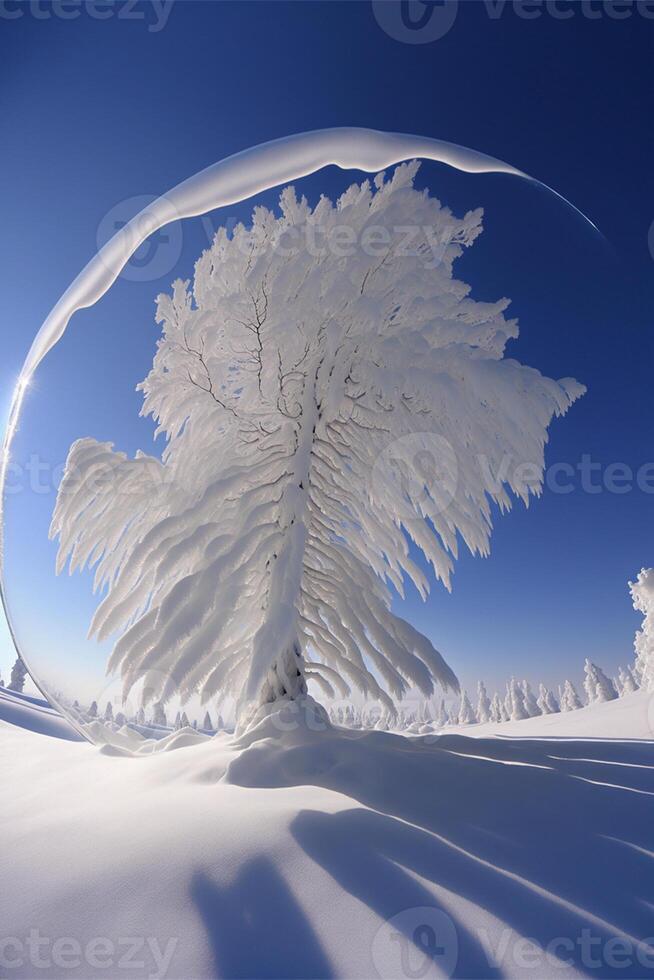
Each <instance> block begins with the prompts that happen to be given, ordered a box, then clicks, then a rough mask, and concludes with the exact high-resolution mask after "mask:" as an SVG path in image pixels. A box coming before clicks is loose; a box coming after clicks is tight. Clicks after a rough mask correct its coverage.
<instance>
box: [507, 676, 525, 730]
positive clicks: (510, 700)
mask: <svg viewBox="0 0 654 980" xmlns="http://www.w3.org/2000/svg"><path fill="white" fill-rule="evenodd" d="M506 709H507V712H508V714H509V718H510V719H511V721H523V719H525V718H528V717H529V715H528V713H527V709H526V708H525V696H524V694H523V692H522V687H521V685H520V684H519V683H518V681H517V680H516V679H515V677H512V678H511V680H510V681H509V685H508V689H507V699H506Z"/></svg>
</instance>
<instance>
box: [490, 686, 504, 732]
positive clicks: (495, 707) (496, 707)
mask: <svg viewBox="0 0 654 980" xmlns="http://www.w3.org/2000/svg"><path fill="white" fill-rule="evenodd" d="M490 720H491V721H492V722H495V723H496V724H497V723H499V722H501V721H503V720H504V719H503V717H502V701H501V699H500V696H499V694H498V693H497V691H496V692H495V694H494V695H493V697H492V698H491V706H490Z"/></svg>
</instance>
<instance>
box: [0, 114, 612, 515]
mask: <svg viewBox="0 0 654 980" xmlns="http://www.w3.org/2000/svg"><path fill="white" fill-rule="evenodd" d="M415 157H422V158H423V159H426V160H433V161H436V162H438V163H445V164H448V165H449V166H450V167H454V168H455V169H457V170H462V171H464V172H466V173H505V174H512V175H514V176H516V177H522V178H524V179H526V180H529V181H530V182H532V183H534V184H538V185H540V186H541V187H545V188H546V189H547V190H549V191H551V192H552V193H553V194H555V195H556V196H557V197H559V198H560V199H561V200H563V201H564V202H565V203H566V204H568V205H569V206H570V207H571V208H573V210H575V211H577V213H578V214H580V215H581V217H582V218H584V220H585V221H587V222H588V223H589V224H590V225H591V226H592V227H593V229H594V230H595V231H597V228H596V226H595V225H594V224H593V223H592V221H590V219H589V218H587V217H586V216H585V215H584V214H582V212H580V211H579V210H578V209H577V208H575V207H574V205H572V204H570V202H569V201H567V200H566V199H565V198H563V197H561V195H560V194H558V193H557V192H556V191H554V190H552V188H550V187H547V185H546V184H543V183H542V182H541V181H538V180H536V179H535V178H533V177H530V176H529V175H528V174H526V173H523V171H521V170H517V169H516V168H515V167H512V166H511V165H510V164H508V163H504V161H502V160H498V159H496V158H495V157H491V156H488V155H487V154H485V153H479V152H478V151H477V150H470V149H467V148H466V147H463V146H458V145H457V144H456V143H448V142H446V141H445V140H437V139H432V138H430V137H428V136H411V135H408V134H404V133H382V132H379V131H377V130H373V129H360V128H355V127H351V128H350V127H341V128H338V129H319V130H315V131H313V132H309V133H300V134H296V135H295V136H286V137H283V138H282V139H277V140H273V141H272V142H269V143H262V144H260V145H259V146H255V147H252V148H250V149H248V150H244V151H242V152H241V153H236V154H234V155H233V156H230V157H226V158H225V159H224V160H220V161H219V162H218V163H214V164H212V166H210V167H207V168H206V169H205V170H201V171H200V172H199V173H197V174H195V175H194V176H193V177H189V178H188V180H185V181H182V183H181V184H178V185H177V186H176V187H174V188H173V189H172V190H171V191H169V192H168V193H167V194H164V195H163V196H162V197H159V198H157V200H156V201H154V202H153V203H152V204H150V205H148V207H147V208H146V209H145V210H144V211H141V212H140V213H139V214H137V215H136V216H135V217H134V218H132V220H131V221H129V222H128V223H127V224H126V225H125V226H124V227H123V228H121V229H120V230H119V231H117V232H116V234H115V235H114V236H113V238H111V239H110V240H109V241H108V242H107V243H106V244H105V245H104V246H103V247H102V248H101V249H100V251H99V252H98V253H97V254H96V255H95V256H94V257H93V258H92V259H91V261H90V262H89V263H88V264H87V265H86V266H85V267H84V269H82V271H81V272H80V274H79V275H78V276H77V278H76V279H75V280H74V281H73V282H72V283H71V285H70V286H69V287H68V289H67V290H66V292H65V293H64V294H63V296H62V297H61V299H60V300H59V301H58V302H57V304H56V305H55V306H54V307H53V309H52V310H51V312H50V314H49V315H48V317H47V319H46V320H45V321H44V323H43V325H42V327H41V329H40V330H39V332H38V334H37V335H36V337H35V339H34V342H33V343H32V346H31V348H30V350H29V353H28V355H27V358H26V360H25V363H24V365H23V369H22V371H21V375H20V378H19V380H18V384H17V386H16V390H15V392H14V396H13V400H12V406H11V411H10V415H9V420H8V424H7V428H6V430H5V438H4V446H3V453H2V459H1V460H0V499H1V496H2V494H3V491H4V481H5V475H6V468H7V462H8V460H9V449H10V446H11V441H12V438H13V435H14V432H15V431H16V427H17V424H18V418H19V416H20V410H21V405H22V402H23V398H24V395H25V390H26V388H27V387H28V385H29V380H30V378H31V376H32V375H33V374H34V372H35V371H36V369H37V367H38V366H39V364H40V363H41V361H42V360H43V358H44V357H45V356H46V354H47V353H48V351H50V350H52V348H53V347H54V346H55V344H57V342H58V341H59V340H60V339H61V338H62V336H63V335H64V333H65V330H66V327H67V326H68V323H69V321H70V318H71V317H72V316H73V314H74V313H76V312H77V310H81V309H84V308H86V307H89V306H93V304H94V303H96V302H97V301H98V300H99V299H100V298H101V297H102V296H104V294H105V293H106V292H107V290H108V289H109V288H110V287H111V285H112V284H113V283H114V282H115V281H116V279H117V278H118V276H119V275H120V273H121V271H122V269H123V268H124V267H125V265H126V264H127V262H128V261H129V259H130V258H131V256H132V255H133V254H134V252H136V250H137V249H138V248H139V247H140V246H141V245H142V244H143V242H144V241H145V240H146V239H147V238H149V237H150V235H152V234H154V233H155V232H156V231H158V230H159V229H160V228H163V227H164V226H165V225H167V224H170V223H171V222H172V221H179V220H180V219H183V218H192V217H195V216H197V215H201V214H206V213H207V212H208V211H213V210H215V209H216V208H220V207H226V206H228V205H231V204H236V203H238V202H240V201H243V200H246V199H247V198H249V197H253V196H254V195H255V194H258V193H260V192H262V191H266V190H269V189H270V188H272V187H277V186H278V185H280V184H284V183H287V182H288V181H292V180H297V179H298V178H300V177H306V176H307V175H308V174H312V173H315V172H316V171H317V170H321V169H322V168H323V167H327V166H330V165H335V166H337V167H341V168H342V169H344V170H363V171H367V172H370V173H374V172H376V171H379V170H385V169H386V168H388V167H391V166H393V165H394V164H397V163H401V162H402V161H403V160H409V159H413V158H415ZM1 506H2V505H1V503H0V508H1Z"/></svg>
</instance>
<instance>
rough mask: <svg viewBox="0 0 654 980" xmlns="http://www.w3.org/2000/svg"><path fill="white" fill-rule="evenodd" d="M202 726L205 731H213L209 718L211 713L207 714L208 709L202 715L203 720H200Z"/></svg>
mask: <svg viewBox="0 0 654 980" xmlns="http://www.w3.org/2000/svg"><path fill="white" fill-rule="evenodd" d="M202 728H203V729H204V731H205V732H212V731H213V722H212V720H211V715H210V714H209V712H208V711H207V713H206V714H205V716H204V721H203V722H202Z"/></svg>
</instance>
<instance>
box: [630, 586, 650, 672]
mask: <svg viewBox="0 0 654 980" xmlns="http://www.w3.org/2000/svg"><path fill="white" fill-rule="evenodd" d="M629 589H630V591H631V598H632V600H633V604H634V609H637V610H638V612H640V613H642V614H643V617H644V618H643V625H642V626H641V628H640V629H639V630H638V632H637V633H636V637H635V640H634V648H635V650H636V663H635V665H634V673H635V675H636V680H637V682H638V684H639V686H640V687H643V688H645V690H648V691H652V690H654V568H643V569H641V571H640V574H639V575H638V578H637V579H636V581H635V582H630V583H629Z"/></svg>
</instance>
